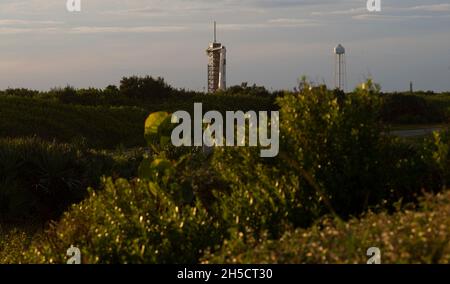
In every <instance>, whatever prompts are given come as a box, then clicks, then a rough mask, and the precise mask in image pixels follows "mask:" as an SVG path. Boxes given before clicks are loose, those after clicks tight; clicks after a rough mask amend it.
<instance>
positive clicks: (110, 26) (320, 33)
mask: <svg viewBox="0 0 450 284" xmlns="http://www.w3.org/2000/svg"><path fill="white" fill-rule="evenodd" d="M81 3H82V11H81V12H80V13H69V12H68V11H67V10H66V0H1V2H0V89H4V88H8V87H27V88H36V89H49V88H51V87H54V86H64V85H66V84H70V85H73V86H75V87H90V86H93V87H105V86H106V85H108V84H118V82H119V81H120V78H121V77H122V76H128V75H133V74H136V75H145V74H148V75H153V76H163V77H164V78H166V80H167V81H168V82H169V83H171V84H173V85H174V86H175V87H178V88H188V89H196V90H202V89H203V88H204V86H205V85H206V64H207V58H206V53H205V49H206V48H207V46H208V43H209V42H210V41H211V40H212V21H213V20H217V22H218V28H219V31H218V39H219V41H220V42H222V43H223V44H225V45H226V46H227V49H228V83H229V84H240V83H241V82H249V83H256V84H260V85H265V86H266V87H268V88H274V89H281V88H284V89H288V88H289V89H290V88H293V87H294V86H295V85H296V82H297V78H298V77H300V76H302V75H308V76H309V78H310V79H311V80H313V81H316V82H323V81H324V82H326V83H327V84H329V85H332V84H333V80H332V78H333V65H334V63H333V60H334V58H333V53H332V51H333V48H334V46H335V45H336V44H338V43H342V44H343V45H344V46H345V47H346V49H347V73H348V85H349V86H351V87H353V86H355V85H356V84H357V83H358V82H361V81H362V80H364V78H366V77H368V76H372V77H373V78H374V79H375V81H377V82H379V83H381V85H382V88H383V90H405V89H408V88H409V82H410V81H413V82H414V86H415V88H416V89H424V90H428V89H432V90H450V1H449V0H445V1H444V0H420V1H417V0H382V11H381V12H380V13H369V12H368V11H367V9H366V0H341V1H339V0H334V1H333V0H127V1H124V0H81Z"/></svg>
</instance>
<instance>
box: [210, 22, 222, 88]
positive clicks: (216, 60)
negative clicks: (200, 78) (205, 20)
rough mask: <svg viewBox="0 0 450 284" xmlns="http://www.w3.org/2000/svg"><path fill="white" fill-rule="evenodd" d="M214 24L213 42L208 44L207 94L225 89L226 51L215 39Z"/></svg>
mask: <svg viewBox="0 0 450 284" xmlns="http://www.w3.org/2000/svg"><path fill="white" fill-rule="evenodd" d="M216 35H217V34H216V22H214V42H212V43H210V44H209V47H208V49H207V50H206V54H207V55H208V92H209V93H214V92H216V91H217V90H226V88H227V49H226V48H225V46H223V45H222V44H221V43H218V42H217V38H216Z"/></svg>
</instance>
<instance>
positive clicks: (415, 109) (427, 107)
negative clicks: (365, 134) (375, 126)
mask: <svg viewBox="0 0 450 284" xmlns="http://www.w3.org/2000/svg"><path fill="white" fill-rule="evenodd" d="M381 117H382V119H383V121H385V122H387V123H397V124H421V123H422V124H425V123H442V122H446V120H447V115H446V111H445V109H444V108H443V107H440V106H439V104H436V103H431V102H430V101H429V100H427V99H425V98H423V97H419V96H416V95H405V94H388V95H386V96H384V98H383V107H382V111H381Z"/></svg>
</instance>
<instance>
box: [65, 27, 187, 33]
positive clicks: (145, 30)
mask: <svg viewBox="0 0 450 284" xmlns="http://www.w3.org/2000/svg"><path fill="white" fill-rule="evenodd" d="M187 29H188V28H187V27H183V26H139V27H98V26H84V27H75V28H71V29H70V30H69V31H68V32H69V33H74V34H98V33H167V32H182V31H186V30H187Z"/></svg>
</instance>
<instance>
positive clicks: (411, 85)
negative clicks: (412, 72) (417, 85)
mask: <svg viewBox="0 0 450 284" xmlns="http://www.w3.org/2000/svg"><path fill="white" fill-rule="evenodd" d="M409 92H410V93H411V94H412V93H414V88H413V82H412V81H411V82H409Z"/></svg>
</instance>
